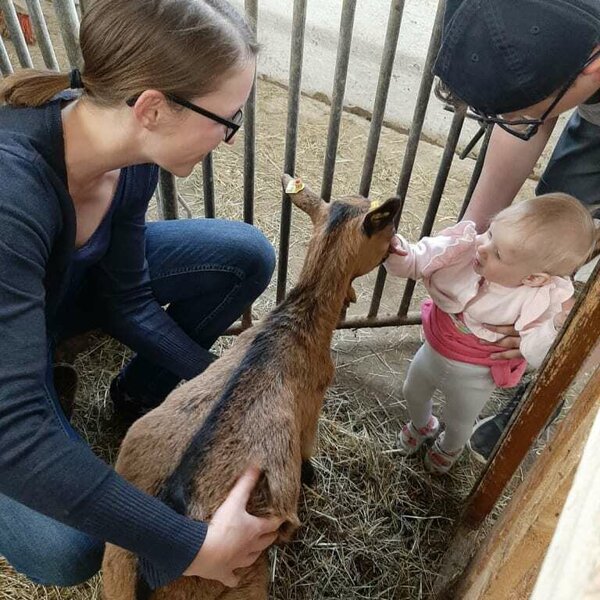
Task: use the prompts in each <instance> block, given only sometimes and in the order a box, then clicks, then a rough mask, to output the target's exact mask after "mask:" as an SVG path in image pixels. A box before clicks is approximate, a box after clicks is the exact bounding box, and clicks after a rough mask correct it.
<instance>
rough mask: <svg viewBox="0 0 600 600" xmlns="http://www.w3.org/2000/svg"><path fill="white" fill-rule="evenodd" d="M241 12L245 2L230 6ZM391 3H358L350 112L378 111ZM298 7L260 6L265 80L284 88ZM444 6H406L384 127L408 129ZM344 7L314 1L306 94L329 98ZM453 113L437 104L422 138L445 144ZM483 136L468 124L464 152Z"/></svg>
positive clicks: (270, 2) (263, 1) (266, 2)
mask: <svg viewBox="0 0 600 600" xmlns="http://www.w3.org/2000/svg"><path fill="white" fill-rule="evenodd" d="M232 2H233V3H234V4H235V5H236V6H237V7H238V8H240V9H241V10H243V6H244V2H243V0H232ZM390 4H391V0H358V2H357V7H356V16H355V21H354V33H353V41H352V50H351V55H350V64H349V71H348V80H347V85H346V96H345V100H344V104H345V106H348V107H360V108H362V109H365V110H367V111H369V112H371V111H372V108H373V101H374V98H375V91H376V88H377V80H378V74H379V67H380V64H381V57H382V52H383V44H384V40H385V33H386V29H387V22H388V16H389V11H390ZM293 5H294V2H293V0H258V7H259V17H258V38H259V41H260V42H261V44H262V45H263V50H262V53H261V55H260V60H259V73H260V74H261V75H266V76H268V77H270V78H272V79H274V80H276V81H279V82H281V83H283V84H287V82H288V77H289V64H290V46H291V30H292V14H293ZM437 5H438V0H406V1H405V5H404V13H403V18H402V25H401V28H400V38H399V42H398V47H397V52H396V58H395V62H394V71H393V75H392V81H391V84H390V91H389V97H388V103H387V109H386V121H388V122H390V123H392V124H393V125H394V126H396V127H399V128H402V129H408V128H409V127H410V123H411V121H412V115H413V112H414V108H415V103H416V97H417V92H418V88H419V83H420V80H421V77H422V74H423V66H424V63H425V57H426V54H427V48H428V45H429V39H430V35H431V31H432V28H433V22H434V18H435V13H436V9H437ZM341 11H342V0H308V9H307V19H306V34H305V49H304V67H303V73H302V90H303V91H304V92H306V93H308V94H315V93H320V94H324V95H326V96H327V97H329V98H331V94H332V90H333V76H334V70H335V60H336V54H337V45H338V33H339V27H340V19H341ZM450 120H451V114H450V113H448V112H446V111H444V110H443V108H442V105H441V103H440V102H439V101H438V100H437V99H436V98H434V97H432V98H431V100H430V104H429V109H428V112H427V117H426V120H425V125H424V128H423V133H424V135H425V136H427V137H428V138H430V139H433V140H435V142H436V143H439V144H441V145H443V144H444V141H445V139H446V134H447V131H448V128H449V124H450ZM476 130H477V125H476V124H475V123H472V122H468V123H466V125H465V127H464V129H463V133H462V136H461V141H460V143H459V147H461V146H464V145H465V144H466V143H467V142H468V141H469V140H470V138H471V136H472V135H473V133H475V131H476Z"/></svg>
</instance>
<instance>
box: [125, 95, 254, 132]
mask: <svg viewBox="0 0 600 600" xmlns="http://www.w3.org/2000/svg"><path fill="white" fill-rule="evenodd" d="M139 97H140V95H139V94H138V95H137V96H133V97H131V98H129V99H128V100H127V101H126V103H127V105H128V106H133V105H134V104H135V103H136V101H137V99H138V98H139ZM165 98H168V99H169V100H170V101H171V102H174V103H175V104H179V106H183V107H184V108H189V109H190V110H193V111H194V112H195V113H198V114H199V115H202V116H203V117H206V118H208V119H210V120H211V121H215V123H220V124H221V125H225V127H227V130H226V131H225V138H224V141H226V142H228V141H229V140H230V139H231V138H232V137H233V136H234V135H235V134H236V133H237V132H238V130H239V128H240V127H241V126H242V122H243V120H244V112H243V111H242V109H241V108H240V109H239V110H238V111H237V112H236V113H235V115H233V117H231V120H229V119H224V118H223V117H220V116H219V115H215V113H213V112H210V110H206V109H205V108H202V107H200V106H196V105H195V104H193V103H192V102H188V101H187V100H185V99H184V98H180V97H179V96H175V95H174V94H165Z"/></svg>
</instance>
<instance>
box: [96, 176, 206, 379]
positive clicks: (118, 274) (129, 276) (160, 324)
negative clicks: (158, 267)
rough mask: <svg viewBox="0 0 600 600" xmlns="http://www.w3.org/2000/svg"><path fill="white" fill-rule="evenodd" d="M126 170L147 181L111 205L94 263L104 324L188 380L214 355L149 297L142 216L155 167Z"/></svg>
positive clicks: (133, 347)
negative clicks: (107, 232)
mask: <svg viewBox="0 0 600 600" xmlns="http://www.w3.org/2000/svg"><path fill="white" fill-rule="evenodd" d="M130 169H131V173H132V175H133V176H134V177H135V178H136V180H142V181H145V182H147V184H146V185H145V186H144V188H143V189H137V190H132V191H131V195H129V196H128V197H126V198H125V199H124V200H123V203H122V206H120V207H118V208H117V211H116V212H115V215H114V216H113V222H112V230H111V241H110V247H109V249H108V251H107V253H106V255H105V256H104V257H103V258H102V260H101V261H100V263H99V264H98V265H96V266H95V267H94V272H95V275H96V276H97V278H98V280H99V281H100V286H101V290H100V294H101V296H102V305H103V311H104V315H103V316H104V319H105V322H106V328H107V330H108V332H109V333H110V334H111V335H113V336H114V337H116V338H117V339H118V340H120V341H121V342H123V343H124V344H125V345H127V346H129V347H130V348H131V349H132V350H134V351H135V352H138V353H139V354H141V355H142V356H144V357H146V358H147V359H149V360H151V361H152V362H154V363H156V364H157V365H160V366H162V367H165V368H167V369H168V370H169V371H171V372H172V373H175V374H176V375H178V376H179V377H181V378H182V379H191V378H192V377H195V376H196V375H198V374H199V373H201V372H202V371H203V370H204V369H205V368H206V367H207V366H208V365H209V364H210V363H211V362H212V361H213V360H214V358H215V357H214V355H213V354H211V353H210V352H208V351H207V350H206V349H204V348H202V347H201V346H200V345H199V344H197V343H196V342H195V341H194V340H192V339H191V338H190V337H189V336H188V335H187V334H186V333H185V332H184V331H183V330H182V329H181V327H179V325H178V324H177V323H176V322H175V321H174V320H173V319H172V318H171V316H170V315H169V314H167V313H166V312H165V311H164V310H163V308H162V307H161V305H160V304H159V303H158V301H157V300H156V298H155V297H154V294H153V292H152V288H151V285H150V275H149V272H148V264H147V262H146V240H145V231H146V225H145V216H146V211H147V208H148V202H149V200H150V198H151V197H152V193H153V191H154V188H155V186H156V177H157V174H156V167H153V166H150V165H141V166H138V167H130ZM136 171H137V173H136ZM140 174H141V175H142V177H140ZM143 175H146V176H145V177H143Z"/></svg>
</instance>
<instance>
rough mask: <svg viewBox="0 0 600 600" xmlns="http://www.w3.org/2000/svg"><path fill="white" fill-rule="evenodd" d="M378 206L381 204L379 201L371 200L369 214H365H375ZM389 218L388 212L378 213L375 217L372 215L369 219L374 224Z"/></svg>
mask: <svg viewBox="0 0 600 600" xmlns="http://www.w3.org/2000/svg"><path fill="white" fill-rule="evenodd" d="M380 206H381V202H380V201H379V200H371V206H370V207H369V212H368V213H367V214H368V215H370V214H371V213H372V212H375V211H376V210H377V209H378V208H379V207H380ZM389 218H390V211H385V212H382V213H379V214H377V215H373V216H372V217H371V219H372V220H373V221H374V222H375V223H379V221H383V220H385V219H389Z"/></svg>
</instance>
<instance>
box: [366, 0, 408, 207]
mask: <svg viewBox="0 0 600 600" xmlns="http://www.w3.org/2000/svg"><path fill="white" fill-rule="evenodd" d="M403 12H404V0H392V3H391V5H390V14H389V17H388V26H387V32H386V34H385V43H384V48H383V57H382V60H381V67H380V69H379V81H378V82H377V93H376V95H375V105H374V107H373V118H372V119H371V128H370V130H369V139H368V140H367V150H366V153H365V160H364V163H363V171H362V176H361V180H360V187H359V193H360V194H361V196H368V195H369V190H370V188H371V180H372V179H373V168H374V166H375V158H376V156H377V148H378V146H379V137H380V135H381V126H382V125H383V117H384V115H385V105H386V103H387V97H388V92H389V89H390V82H391V80H392V70H393V68H394V58H395V57H396V47H397V46H398V35H399V33H400V25H401V23H402V14H403Z"/></svg>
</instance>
